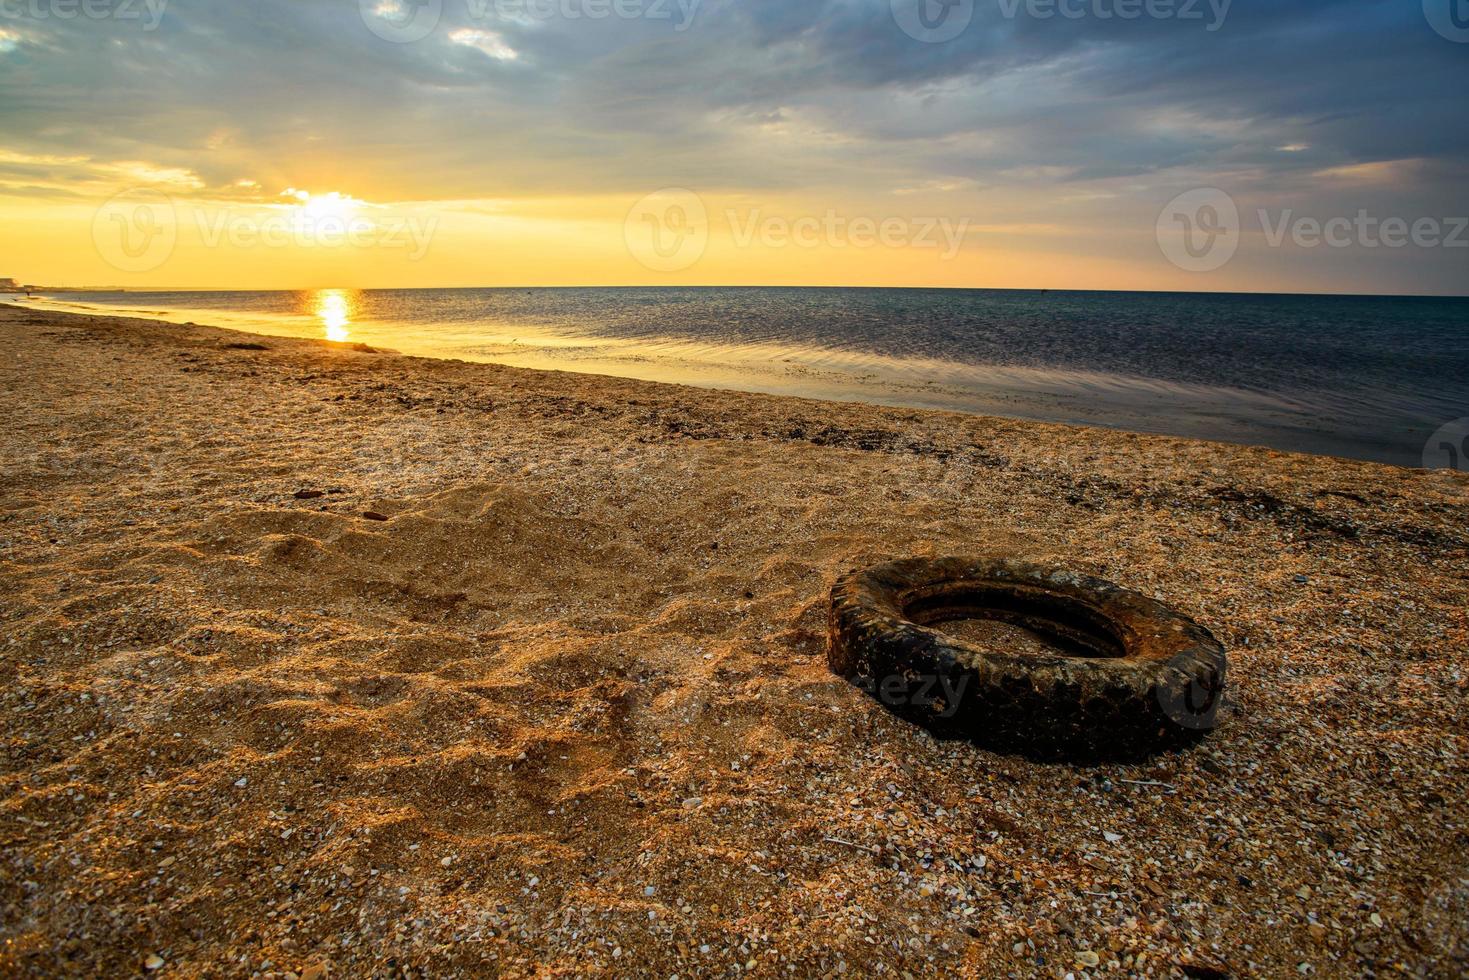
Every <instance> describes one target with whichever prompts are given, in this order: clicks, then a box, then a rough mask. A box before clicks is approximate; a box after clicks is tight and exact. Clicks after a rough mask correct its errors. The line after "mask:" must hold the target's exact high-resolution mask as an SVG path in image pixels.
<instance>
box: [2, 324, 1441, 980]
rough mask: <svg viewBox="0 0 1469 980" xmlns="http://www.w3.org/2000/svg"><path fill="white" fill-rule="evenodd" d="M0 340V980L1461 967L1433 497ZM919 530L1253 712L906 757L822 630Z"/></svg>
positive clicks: (869, 429) (1335, 482)
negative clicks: (1182, 638) (1227, 662)
mask: <svg viewBox="0 0 1469 980" xmlns="http://www.w3.org/2000/svg"><path fill="white" fill-rule="evenodd" d="M0 342H3V343H4V344H5V348H6V351H7V357H6V358H5V359H4V360H3V362H0V373H3V376H4V384H3V385H0V407H3V409H4V411H5V413H6V416H7V419H8V420H9V421H8V426H7V432H6V434H5V435H4V436H3V439H4V444H3V445H4V453H3V457H0V458H3V460H4V462H3V464H0V545H3V549H0V586H3V588H0V621H3V622H4V624H5V633H4V641H3V643H4V645H3V646H0V669H3V671H4V685H3V687H0V717H4V718H5V719H6V721H7V727H8V732H7V742H6V750H5V754H4V756H3V759H4V765H3V768H0V838H3V839H4V840H5V849H4V855H3V858H0V861H3V864H0V869H3V871H0V908H3V909H4V915H3V920H0V922H3V924H0V935H3V937H4V942H3V943H0V968H3V970H4V971H5V972H6V973H7V974H12V975H36V976H39V975H45V974H48V973H49V974H55V973H75V972H104V973H120V972H136V971H137V970H139V969H140V968H142V966H143V965H144V964H145V962H147V961H148V958H149V957H150V956H156V957H158V958H159V959H161V960H162V961H163V962H164V964H165V969H166V970H167V971H168V972H170V973H172V972H174V971H177V972H179V973H181V974H182V975H192V974H198V973H205V972H208V973H212V974H218V975H224V976H249V975H252V974H260V975H262V976H275V977H282V978H283V977H285V976H286V974H287V973H288V972H289V973H294V974H296V975H297V976H298V977H304V976H313V977H320V976H322V975H324V974H326V973H330V974H332V975H343V976H355V975H362V974H366V973H369V972H373V971H386V970H388V969H391V968H392V967H390V964H394V965H395V966H396V967H397V968H400V969H401V968H411V969H414V970H423V971H427V972H428V973H430V974H431V975H469V974H474V973H477V972H478V973H483V972H496V973H503V974H505V975H510V976H520V975H543V974H544V973H546V972H555V971H558V970H559V971H562V972H575V973H579V974H586V975H616V974H618V973H619V972H625V971H626V969H627V968H629V964H632V965H634V967H633V968H635V969H638V970H640V971H643V972H648V973H650V974H652V973H654V972H656V973H657V974H659V975H662V976H669V975H672V974H675V973H676V974H678V975H680V976H696V975H709V974H713V973H726V974H728V973H731V972H732V971H733V970H735V969H736V968H738V970H739V971H740V972H742V973H743V972H751V973H757V974H759V975H776V974H780V975H786V974H787V973H788V972H789V970H790V969H794V971H795V972H796V973H797V974H799V975H808V974H820V973H828V972H830V973H841V972H846V973H847V974H848V975H878V971H879V968H881V969H882V970H885V971H887V972H886V974H884V975H901V973H902V971H904V970H906V971H908V972H909V973H912V974H914V975H932V974H935V973H940V974H946V975H947V974H970V975H973V974H979V975H995V974H1006V973H1010V972H1017V973H1023V974H1036V973H1039V974H1043V975H1054V976H1058V977H1061V976H1064V975H1065V974H1066V973H1068V972H1076V973H1077V974H1078V975H1080V972H1081V969H1082V968H1083V967H1082V964H1085V963H1089V962H1090V961H1091V957H1090V956H1088V955H1087V954H1092V955H1094V956H1095V958H1096V959H1097V961H1098V962H1100V963H1101V964H1102V967H1103V968H1104V969H1109V970H1110V971H1111V972H1129V973H1137V974H1141V975H1148V976H1170V975H1178V974H1179V973H1180V972H1181V971H1183V970H1185V969H1191V970H1194V971H1196V974H1197V971H1200V970H1205V969H1216V970H1219V969H1223V970H1229V971H1232V972H1235V973H1238V974H1245V975H1249V974H1271V975H1279V974H1282V973H1286V972H1291V971H1296V970H1298V968H1299V966H1300V965H1301V964H1302V963H1307V964H1309V965H1310V966H1311V967H1312V968H1313V969H1314V970H1315V972H1316V973H1317V974H1318V975H1321V976H1353V975H1359V974H1360V973H1361V972H1362V971H1363V970H1367V969H1372V970H1378V971H1387V970H1389V969H1394V968H1395V967H1396V965H1397V964H1403V965H1405V966H1406V967H1407V968H1408V969H1409V970H1410V972H1425V973H1450V972H1454V971H1455V970H1458V969H1462V968H1463V967H1464V965H1465V964H1466V963H1469V916H1466V915H1464V914H1463V913H1464V911H1465V910H1466V909H1469V886H1466V885H1465V884H1463V882H1464V881H1465V880H1469V864H1466V862H1465V858H1464V856H1463V855H1464V853H1465V852H1464V843H1465V842H1466V841H1469V802H1466V800H1465V799H1464V796H1463V793H1462V791H1461V788H1462V786H1463V785H1464V784H1465V781H1466V779H1469V735H1466V734H1465V733H1464V732H1463V730H1462V725H1461V722H1462V718H1463V717H1464V712H1465V708H1466V706H1469V679H1466V677H1465V670H1466V666H1465V663H1464V651H1465V650H1466V649H1469V616H1466V613H1465V611H1464V607H1463V595H1464V592H1465V588H1466V577H1465V573H1464V572H1463V569H1464V568H1465V567H1466V559H1469V521H1466V518H1469V478H1466V477H1465V476H1464V475H1463V474H1454V473H1449V472H1444V471H1435V472H1428V471H1415V470H1407V469H1400V468H1397V467H1392V466H1389V465H1386V464H1378V463H1371V462H1363V461H1354V460H1346V459H1337V458H1331V457H1320V456H1304V455H1292V454H1286V453H1280V452H1276V451H1273V450H1268V449H1259V448H1251V447H1240V446H1234V445H1229V444H1223V443H1204V442H1198V441H1190V440H1187V439H1181V438H1177V437H1169V436H1150V435H1139V434H1133V433H1126V432H1120V431H1116V430H1111V429H1103V428H1093V429H1087V428H1078V427H1072V426H1066V425H1060V424H1051V423H1042V422H1029V421H1020V420H1013V419H1005V418H997V417H985V416H976V415H968V414H960V413H951V412H941V411H932V410H919V409H900V408H879V407H873V406H869V405H864V404H859V403H839V402H822V401H811V400H804V399H799V398H792V397H787V396H774V395H757V394H746V393H740V392H732V391H725V390H715V389H703V388H693V387H682V386H675V385H668V384H662V383H657V382H645V381H634V380H628V379H621V378H613V377H604V376H598V375H588V374H573V373H553V372H544V371H535V370H528V369H521V368H512V367H505V366H500V365H493V364H474V363H468V362H458V361H451V360H439V359H428V358H415V357H410V356H407V355H400V354H393V353H386V352H380V353H367V352H364V351H360V350H356V349H353V348H352V347H350V346H344V345H332V344H329V343H327V342H325V341H310V340H298V339H289V338H281V337H273V336H271V337H267V336H264V335H249V334H245V333H243V332H237V331H232V330H224V329H219V328H212V327H202V326H198V327H184V326H177V325H172V324H167V323H162V322H159V321H152V320H147V319H130V318H122V317H91V316H86V315H82V314H61V313H50V312H45V313H42V312H40V311H36V310H33V309H28V308H26V307H14V308H12V307H9V306H0ZM368 515H373V516H371V517H369V516H368ZM378 517H381V518H385V520H377V519H376V518H378ZM940 554H990V555H1012V556H1016V557H1020V558H1024V559H1027V560H1032V561H1036V562H1039V563H1043V564H1052V565H1057V566H1061V567H1066V568H1072V569H1075V570H1077V571H1081V572H1085V573H1088V574H1094V575H1099V576H1101V577H1103V578H1107V579H1111V580H1113V581H1116V582H1118V583H1119V584H1122V585H1124V586H1127V587H1130V588H1135V589H1138V590H1140V591H1143V592H1146V593H1148V594H1150V595H1155V596H1157V597H1159V598H1161V599H1163V600H1165V601H1167V602H1169V603H1170V604H1172V605H1174V606H1176V607H1177V608H1179V609H1180V610H1182V611H1183V612H1185V613H1186V614H1188V615H1190V616H1192V617H1194V618H1196V619H1197V620H1198V621H1199V622H1201V623H1202V624H1203V625H1204V626H1206V627H1207V628H1209V629H1210V630H1212V631H1213V632H1214V633H1215V634H1216V635H1217V636H1218V637H1219V639H1220V640H1221V641H1222V642H1224V644H1225V646H1226V647H1228V648H1229V650H1230V657H1231V675H1230V676H1231V684H1232V689H1233V691H1234V697H1235V698H1236V700H1237V701H1238V703H1239V705H1240V709H1239V716H1238V717H1237V718H1235V719H1234V720H1233V721H1232V722H1231V724H1230V725H1229V726H1228V727H1227V728H1226V729H1224V730H1222V731H1220V732H1216V733H1214V734H1213V735H1212V736H1210V737H1209V738H1208V739H1206V740H1205V741H1204V742H1203V743H1202V745H1201V746H1199V747H1198V748H1196V749H1193V750H1190V751H1188V752H1184V753H1180V754H1176V755H1166V756H1160V757H1158V758H1155V759H1153V760H1151V761H1149V762H1147V763H1143V764H1139V765H1109V766H1101V767H1095V768H1090V769H1078V768H1075V767H1070V766H1055V765H1043V764H1038V763H1033V762H1029V761H1026V760H1024V759H1021V758H1017V757H1010V756H1000V755H995V754H993V753H989V752H986V751H983V750H980V749H978V748H975V747H973V746H969V745H965V744H952V743H937V742H935V741H934V740H933V739H932V738H930V737H929V736H927V735H926V734H925V733H923V732H921V731H919V730H916V729H913V728H912V727H911V726H908V725H907V724H906V723H904V722H902V721H900V720H898V719H897V718H895V717H892V716H890V715H888V714H887V713H885V712H884V711H882V710H881V709H880V708H879V707H878V706H877V705H876V704H875V703H874V702H871V701H870V699H867V698H865V697H864V696H863V695H862V694H861V692H860V691H858V690H857V689H855V688H853V687H851V686H850V685H847V684H846V683H844V682H841V681H839V680H838V679H837V678H835V677H833V676H832V675H831V674H830V673H829V671H828V670H827V668H826V664H825V655H824V635H825V614H826V594H827V592H828V591H829V589H830V587H831V584H832V582H834V581H835V579H836V578H837V576H839V575H840V574H842V573H843V572H845V571H847V570H848V569H850V568H853V567H858V566H864V565H868V564H874V563H876V562H879V561H882V560H886V559H889V558H895V557H906V556H910V555H940ZM83 937H84V938H83ZM267 964H269V965H267Z"/></svg>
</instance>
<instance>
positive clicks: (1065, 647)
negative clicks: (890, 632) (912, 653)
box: [901, 583, 1127, 659]
mask: <svg viewBox="0 0 1469 980" xmlns="http://www.w3.org/2000/svg"><path fill="white" fill-rule="evenodd" d="M901 605H902V607H903V611H904V613H905V615H906V616H907V617H908V618H909V619H910V620H911V621H912V622H915V623H918V624H920V625H922V626H928V627H931V628H932V629H934V630H935V631H937V632H940V633H943V634H944V635H946V636H948V637H951V638H953V639H955V640H958V641H960V642H962V643H966V644H968V645H970V646H975V647H979V648H981V649H984V650H990V651H993V652H995V653H1005V654H1016V655H1021V656H1050V657H1054V656H1056V655H1057V654H1060V655H1061V656H1065V657H1082V658H1088V659H1112V658H1117V657H1125V656H1126V655H1127V651H1126V648H1125V644H1123V642H1122V641H1121V639H1120V638H1119V637H1118V636H1117V635H1116V633H1115V632H1114V631H1113V629H1112V627H1111V624H1109V623H1108V621H1107V619H1106V617H1105V616H1103V615H1102V613H1101V612H1100V611H1098V610H1097V609H1095V608H1093V607H1092V606H1091V605H1090V604H1088V603H1085V602H1082V601H1080V600H1078V599H1075V598H1073V597H1070V596H1065V595H1059V594H1056V593H1052V592H1046V591H1044V590H1041V589H1036V588H1034V587H1025V586H1019V585H1005V586H997V585H990V584H983V585H980V584H975V583H944V584H942V585H939V586H934V587H930V588H928V589H923V590H917V591H915V592H914V593H911V594H910V595H908V596H907V597H906V599H905V601H903V602H902V603H901Z"/></svg>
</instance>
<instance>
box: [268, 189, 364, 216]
mask: <svg viewBox="0 0 1469 980" xmlns="http://www.w3.org/2000/svg"><path fill="white" fill-rule="evenodd" d="M286 193H288V194H291V195H292V196H293V197H295V198H296V200H297V201H299V202H300V203H299V204H298V205H297V209H298V210H299V211H300V213H301V216H302V217H304V218H307V219H308V220H311V221H339V222H343V223H345V222H347V221H350V220H351V219H352V218H353V217H355V216H356V214H357V212H358V209H359V208H360V207H361V206H362V202H361V201H359V200H357V199H356V198H355V197H352V196H351V195H349V194H342V193H339V192H337V191H332V192H331V193H330V194H312V193H311V192H310V191H287V192H286Z"/></svg>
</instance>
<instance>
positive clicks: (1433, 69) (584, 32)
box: [0, 0, 1469, 197]
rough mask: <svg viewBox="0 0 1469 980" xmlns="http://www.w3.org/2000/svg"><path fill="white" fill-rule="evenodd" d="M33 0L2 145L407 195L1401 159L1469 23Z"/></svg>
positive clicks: (1385, 12)
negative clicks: (901, 23) (376, 14)
mask: <svg viewBox="0 0 1469 980" xmlns="http://www.w3.org/2000/svg"><path fill="white" fill-rule="evenodd" d="M36 2H37V0H9V3H10V6H7V7H5V8H4V10H5V11H6V15H5V16H3V17H0V30H4V31H6V32H7V33H6V35H3V36H7V37H11V38H12V40H11V42H10V43H9V44H7V45H6V47H7V48H8V50H4V51H0V86H3V91H4V98H3V103H0V132H3V136H0V141H3V142H0V145H3V146H4V147H6V148H7V149H9V150H11V151H14V152H17V153H29V154H42V155H45V154H55V153H62V152H64V153H67V154H78V153H82V154H86V155H89V156H92V157H95V158H97V159H105V160H124V159H125V160H141V161H146V162H148V163H150V164H153V165H156V166H161V167H185V168H188V169H190V170H193V171H195V172H197V173H198V174H200V175H201V177H202V178H203V179H204V180H205V182H206V183H209V184H222V183H225V182H227V181H229V180H233V179H237V178H251V179H262V180H266V181H269V180H280V181H288V182H289V181H297V182H299V181H301V180H303V179H304V178H302V177H300V176H299V174H300V173H301V172H302V171H303V170H304V171H307V172H310V171H311V170H312V166H313V161H320V160H325V159H327V158H328V157H331V158H333V159H335V160H337V161H341V160H346V161H348V163H347V164H346V166H347V172H348V175H349V176H351V175H352V167H351V163H350V161H352V160H353V159H358V160H362V161H364V165H363V166H362V167H361V168H360V171H361V173H360V177H359V179H361V180H371V181H373V182H374V183H376V184H377V185H379V186H377V187H375V188H373V190H375V191H377V192H380V193H381V192H386V191H389V190H391V191H392V192H394V193H397V194H399V195H410V196H416V197H460V196H475V195H484V196H494V195H500V194H508V195H513V194H516V193H533V192H543V191H548V190H553V189H554V190H560V191H576V190H597V189H618V188H621V187H631V186H643V185H647V184H649V183H652V184H653V185H655V186H656V185H657V184H658V183H660V182H664V181H677V180H680V179H690V178H692V177H698V178H700V179H702V180H703V181H705V182H706V183H712V184H715V185H719V186H724V187H730V188H739V187H751V188H758V187H760V186H767V185H768V186H804V185H821V186H833V185H838V186H848V185H850V186H853V187H862V186H864V184H865V183H866V182H868V181H872V182H874V183H891V182H893V181H897V180H902V181H904V182H907V183H913V184H921V183H923V182H924V181H931V180H933V181H943V180H949V179H963V180H969V181H975V182H978V183H982V184H983V183H993V182H1004V181H1009V180H1025V181H1032V182H1035V181H1039V182H1042V183H1045V182H1065V181H1070V182H1074V181H1086V180H1100V179H1108V178H1117V177H1128V176H1141V175H1146V174H1149V173H1154V172H1159V171H1164V170H1168V169H1171V168H1186V169H1188V170H1190V171H1192V172H1201V173H1208V172H1210V171H1216V172H1230V173H1239V172H1242V171H1250V172H1252V173H1254V174H1255V175H1256V176H1257V177H1259V178H1264V177H1268V176H1269V175H1270V174H1274V173H1291V172H1309V171H1311V170H1314V169H1318V168H1323V167H1343V166H1350V165H1353V164H1361V163H1370V162H1374V161H1382V160H1395V159H1403V158H1422V159H1425V160H1428V161H1432V162H1433V163H1434V165H1435V166H1436V167H1437V171H1438V172H1442V173H1446V174H1456V173H1461V172H1462V170H1463V167H1464V163H1465V158H1466V142H1469V135H1466V134H1469V111H1466V109H1465V105H1464V99H1463V97H1462V82H1463V79H1464V78H1465V77H1466V69H1469V45H1458V44H1453V43H1450V42H1448V41H1446V40H1444V39H1443V38H1441V37H1439V36H1438V35H1437V34H1435V33H1434V32H1433V31H1432V30H1431V29H1430V28H1429V26H1428V24H1427V22H1426V20H1425V19H1424V17H1423V15H1422V11H1421V9H1420V8H1419V4H1418V3H1417V0H1412V2H1405V0H1393V2H1388V0H1383V2H1336V3H1332V2H1324V0H1268V2H1266V0H1234V2H1233V3H1232V4H1229V5H1228V7H1227V13H1225V14H1224V15H1223V17H1222V20H1221V19H1220V14H1221V13H1223V9H1222V8H1221V7H1220V6H1219V5H1218V0H1216V6H1214V7H1212V8H1211V7H1210V6H1209V4H1208V3H1207V2H1201V3H1199V4H1198V7H1197V9H1198V10H1199V11H1200V12H1201V19H1192V20H1184V19H1179V18H1177V17H1172V18H1150V17H1147V16H1143V17H1141V18H1138V19H1132V20H1123V19H1120V18H1117V17H1112V18H1110V19H1104V18H1103V17H1101V16H1098V15H1099V14H1100V13H1102V12H1105V11H1107V10H1115V9H1116V4H1117V2H1118V0H1069V2H1070V3H1071V6H1069V7H1068V8H1067V9H1069V10H1072V11H1077V10H1080V11H1082V12H1083V13H1084V14H1085V16H1081V17H1076V18H1069V17H1066V16H1061V15H1060V14H1059V13H1058V14H1057V15H1055V16H1050V17H1043V16H1033V15H1032V14H1033V12H1034V11H1035V10H1036V9H1039V10H1042V11H1043V10H1045V9H1047V8H1045V7H1044V6H1042V7H1039V8H1037V7H1035V6H1034V5H1033V4H1028V3H1026V2H1023V0H1014V2H1011V0H979V2H977V3H976V4H975V8H974V14H973V21H972V23H971V24H970V25H969V26H968V28H967V30H965V31H964V32H963V33H962V34H960V35H959V36H958V37H957V38H955V39H953V40H951V41H948V42H946V43H940V44H928V43H922V42H921V41H918V40H915V39H914V38H912V37H910V36H908V35H907V34H905V33H904V32H903V31H902V30H900V29H899V28H898V25H897V22H896V20H895V18H894V15H893V11H892V9H891V7H890V4H889V2H888V0H827V2H793V0H706V2H705V3H703V4H701V5H699V6H698V7H697V8H696V9H694V10H693V19H692V23H689V24H682V18H683V17H684V15H685V14H687V13H688V9H687V8H686V7H685V8H684V9H683V10H682V11H681V9H680V7H679V5H678V3H677V0H668V2H667V3H666V4H660V5H659V6H658V7H657V8H654V6H653V5H654V3H655V2H657V0H643V7H642V9H646V10H650V11H652V10H655V9H656V10H660V11H663V12H666V13H668V15H669V16H668V18H667V19H660V18H654V17H643V18H634V19H624V18H619V17H616V16H611V17H604V18H601V19H592V18H590V17H587V16H582V17H580V18H577V19H570V18H567V17H565V16H561V15H560V14H559V13H557V11H559V10H567V9H570V10H572V11H580V12H583V13H585V12H586V11H588V10H593V9H597V8H595V7H594V6H588V3H591V4H595V3H596V2H597V0H550V2H551V9H552V10H553V13H556V15H554V16H551V17H549V18H541V17H535V16H529V17H527V16H519V17H512V18H509V19H507V18H504V17H501V16H497V8H496V2H495V0H487V4H488V6H487V7H486V6H485V5H481V4H475V5H474V6H471V4H470V2H469V0H443V17H442V21H441V23H440V24H439V26H438V28H437V30H435V31H434V32H433V33H432V34H430V35H429V36H428V37H426V38H424V39H423V40H420V41H417V42H415V43H405V44H394V43H389V42H387V41H384V40H382V39H381V38H379V37H377V36H375V35H374V34H373V33H372V32H371V31H370V30H369V29H368V24H367V23H366V22H365V21H364V16H363V12H362V9H361V6H360V5H359V4H358V3H357V2H356V0H250V2H220V0H172V2H171V3H169V4H168V5H167V8H166V12H165V14H164V16H163V19H162V21H161V23H160V24H159V26H158V28H157V29H156V30H153V31H146V30H143V29H142V25H141V24H140V23H139V22H137V21H124V20H108V19H104V20H89V19H85V18H81V19H74V20H61V19H58V18H56V17H54V16H53V17H40V18H38V17H35V16H32V15H31V14H29V13H22V15H21V16H13V14H14V13H15V11H17V10H20V11H23V12H24V11H26V10H30V9H35V8H32V7H31V5H33V4H35V3H36ZM403 2H405V3H410V4H411V3H415V2H422V0H403ZM528 2H530V0H528ZM1063 2H1067V0H1063ZM1122 2H1123V3H1126V0H1122ZM1184 2H1186V0H1178V3H1180V4H1182V3H1184ZM501 3H502V6H500V7H499V8H498V9H499V10H500V11H502V12H503V11H505V10H507V9H508V10H512V11H513V10H515V9H519V8H516V7H514V6H509V7H507V6H505V5H504V4H505V3H506V0H501ZM607 3H610V0H604V7H603V8H601V9H606V4H607ZM40 8H41V9H45V8H46V4H44V3H42V4H41V5H40ZM476 10H484V11H485V12H486V14H487V15H486V16H484V17H476V16H474V12H475V11H476ZM1007 10H1013V11H1014V16H1006V11H1007ZM368 16H369V17H370V16H371V15H370V14H369V15H368ZM681 26H682V27H685V28H686V29H682V30H680V29H678V28H679V27H681ZM1210 27H1217V29H1213V30H1211V29H1210ZM17 39H18V40H17ZM772 132H777V133H780V134H781V137H780V138H781V139H782V140H783V141H784V142H782V143H781V144H780V145H781V146H782V150H781V152H779V153H776V154H772V153H771V152H770V151H769V149H768V148H767V147H766V145H765V141H766V139H767V138H770V139H774V138H775V137H772V136H770V134H771V133H772ZM1282 146H1289V147H1291V151H1290V152H1285V151H1282V150H1281V149H1280V148H1281V147H1282ZM365 161H371V162H372V166H367V165H366V163H365ZM3 166H4V164H0V167H3ZM3 175H4V171H3V170H0V176H3ZM17 176H19V175H17Z"/></svg>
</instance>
